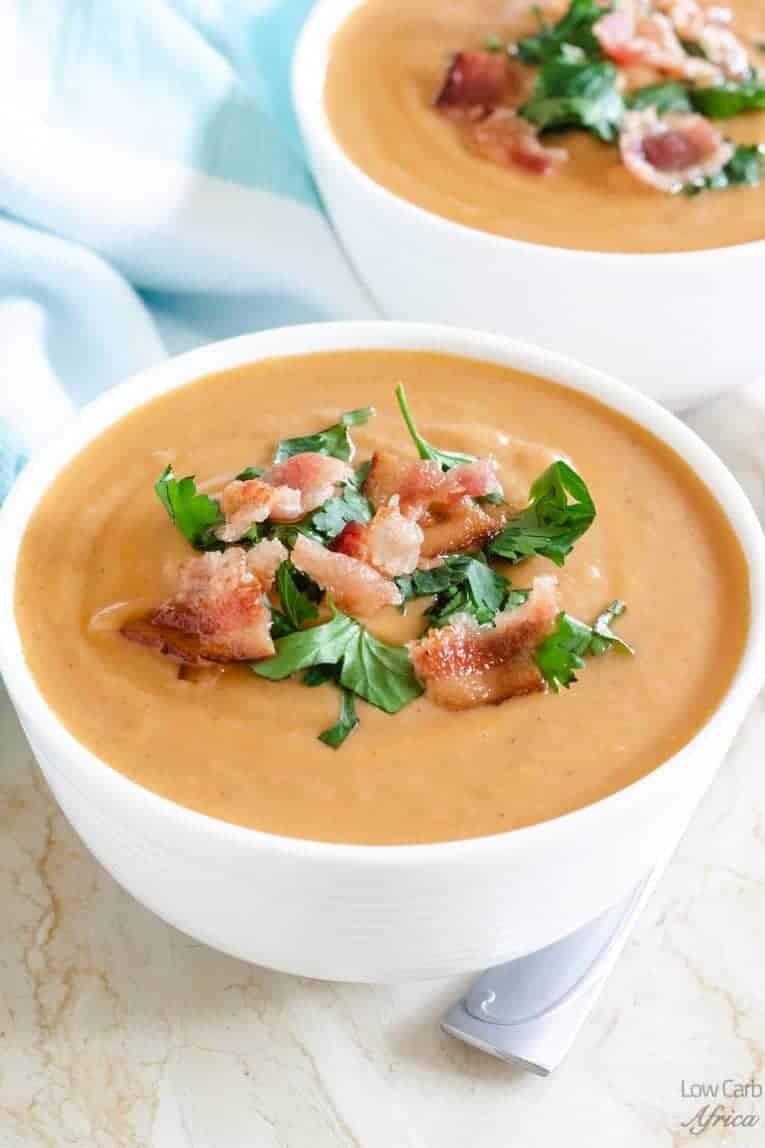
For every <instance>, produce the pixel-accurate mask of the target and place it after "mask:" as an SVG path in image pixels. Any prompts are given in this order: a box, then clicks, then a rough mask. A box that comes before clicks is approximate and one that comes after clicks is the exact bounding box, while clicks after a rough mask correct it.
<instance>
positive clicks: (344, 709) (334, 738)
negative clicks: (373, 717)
mask: <svg viewBox="0 0 765 1148" xmlns="http://www.w3.org/2000/svg"><path fill="white" fill-rule="evenodd" d="M338 688H339V690H340V717H339V718H338V719H337V721H336V722H335V724H334V725H331V726H330V727H329V729H325V730H324V731H323V733H320V734H319V741H323V742H324V744H325V745H328V746H330V748H331V749H339V748H340V746H341V745H342V744H343V742H344V741H345V739H346V738H347V737H348V735H349V734H351V733H353V731H354V730H355V728H356V726H357V725H358V724H359V717H358V714H357V713H356V702H355V701H354V697H353V694H352V692H351V691H350V690H348V689H346V688H345V686H339V687H338Z"/></svg>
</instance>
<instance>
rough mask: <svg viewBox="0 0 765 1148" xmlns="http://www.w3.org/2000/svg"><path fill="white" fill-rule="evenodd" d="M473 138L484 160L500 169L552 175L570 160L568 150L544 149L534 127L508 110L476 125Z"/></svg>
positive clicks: (504, 109)
mask: <svg viewBox="0 0 765 1148" xmlns="http://www.w3.org/2000/svg"><path fill="white" fill-rule="evenodd" d="M473 137H474V139H475V143H476V147H477V149H478V151H479V152H480V154H481V155H482V156H483V157H484V159H487V160H489V161H490V162H491V163H495V164H498V165H499V166H500V167H522V168H524V170H526V171H530V172H533V174H534V175H549V174H550V172H552V171H553V170H554V169H555V168H556V167H557V166H558V165H559V164H561V163H563V162H564V161H565V160H566V159H567V158H568V152H567V151H566V149H565V148H560V147H555V148H553V147H544V145H543V144H541V143H540V142H539V137H538V135H537V133H536V131H535V130H534V128H533V127H532V126H531V124H530V123H528V121H527V120H524V119H522V118H521V117H520V116H517V115H516V114H515V112H512V111H510V110H509V109H507V108H498V109H497V111H495V112H492V114H491V115H490V116H489V117H488V118H487V119H485V120H481V121H480V122H479V123H476V124H475V125H474V127H473Z"/></svg>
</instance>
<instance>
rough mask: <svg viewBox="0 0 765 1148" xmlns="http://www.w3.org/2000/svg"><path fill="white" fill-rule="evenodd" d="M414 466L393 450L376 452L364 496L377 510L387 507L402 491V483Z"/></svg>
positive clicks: (365, 483) (365, 482)
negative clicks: (410, 468)
mask: <svg viewBox="0 0 765 1148" xmlns="http://www.w3.org/2000/svg"><path fill="white" fill-rule="evenodd" d="M411 465H412V464H411V463H410V462H408V461H407V460H406V459H405V458H402V457H401V455H399V454H395V453H394V452H393V451H392V450H376V451H375V453H374V454H373V455H372V465H371V466H370V468H369V473H368V474H367V477H366V479H365V480H364V494H365V495H366V496H367V498H368V499H369V501H370V502H371V503H372V505H373V506H374V507H375V508H379V507H380V506H385V504H386V503H387V502H390V500H391V498H392V497H393V495H394V494H398V493H399V491H400V490H401V482H402V480H403V477H404V475H405V474H406V472H407V470H408V469H409V467H410V466H411Z"/></svg>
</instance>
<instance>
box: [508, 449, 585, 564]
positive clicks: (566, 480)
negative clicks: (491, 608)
mask: <svg viewBox="0 0 765 1148" xmlns="http://www.w3.org/2000/svg"><path fill="white" fill-rule="evenodd" d="M594 518H595V506H594V503H593V501H592V498H591V497H590V492H589V490H588V489H587V487H586V486H585V483H584V481H583V479H582V478H580V476H579V475H578V474H577V473H576V471H575V470H574V469H573V468H572V467H570V466H569V465H568V463H566V462H563V460H562V459H558V461H557V462H554V463H552V464H551V465H550V466H548V468H547V470H545V471H544V472H543V473H542V474H540V476H539V478H537V479H536V480H535V481H534V482H533V483H532V486H531V490H530V491H529V505H528V506H527V507H526V509H525V510H522V511H520V513H518V514H514V515H512V516H511V517H510V518H508V520H507V524H506V525H505V527H504V529H503V530H502V531H501V533H500V534H498V535H497V537H496V538H495V539H494V540H493V541H492V542H490V543H489V545H488V547H487V554H488V556H489V557H494V558H503V559H504V560H505V561H506V562H513V563H515V562H521V561H522V560H523V559H524V558H530V557H531V556H532V555H533V554H539V555H541V556H542V557H543V558H549V559H550V561H551V562H554V563H555V565H556V566H562V565H563V563H564V561H565V559H566V556H567V555H568V554H569V553H570V552H571V549H572V547H573V545H574V543H575V542H576V541H577V540H578V539H579V538H581V536H582V535H583V534H584V532H585V531H586V530H588V529H589V527H590V526H591V525H592V522H593V520H594Z"/></svg>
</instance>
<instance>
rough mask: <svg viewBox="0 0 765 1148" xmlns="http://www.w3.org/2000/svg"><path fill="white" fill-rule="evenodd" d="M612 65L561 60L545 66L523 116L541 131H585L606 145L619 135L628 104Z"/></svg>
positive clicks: (547, 63) (559, 57)
mask: <svg viewBox="0 0 765 1148" xmlns="http://www.w3.org/2000/svg"><path fill="white" fill-rule="evenodd" d="M617 78H618V73H617V70H616V68H615V67H614V66H613V65H612V64H608V63H597V64H589V63H581V62H577V61H574V60H571V59H570V58H569V59H566V58H563V57H561V56H558V57H554V58H552V59H550V60H548V61H547V62H546V63H544V64H543V65H542V67H541V68H540V70H539V75H538V76H537V80H536V84H535V85H534V89H533V91H532V93H531V96H530V98H529V100H528V102H527V103H525V104H524V105H523V107H522V108H519V109H518V111H519V114H520V115H522V116H524V117H525V118H526V119H527V120H530V121H531V123H533V124H536V126H537V127H538V128H539V130H540V131H542V132H544V131H552V130H556V131H557V130H560V129H562V128H585V129H586V130H587V131H591V132H592V133H593V135H596V136H597V137H598V139H602V140H604V141H605V142H606V143H613V141H614V140H615V139H616V137H617V136H618V134H619V129H620V127H621V123H622V118H623V116H624V101H623V100H622V97H621V95H620V94H619V89H618V86H617Z"/></svg>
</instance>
